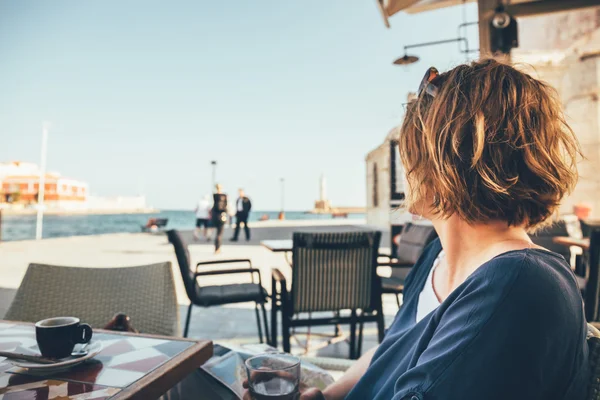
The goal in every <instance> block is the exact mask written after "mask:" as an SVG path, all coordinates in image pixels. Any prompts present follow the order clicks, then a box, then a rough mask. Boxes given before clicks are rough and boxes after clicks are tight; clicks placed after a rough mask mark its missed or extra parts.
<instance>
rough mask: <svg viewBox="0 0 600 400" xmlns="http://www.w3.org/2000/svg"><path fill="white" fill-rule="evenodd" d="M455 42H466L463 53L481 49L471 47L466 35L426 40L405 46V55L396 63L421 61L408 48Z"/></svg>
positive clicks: (405, 63)
mask: <svg viewBox="0 0 600 400" xmlns="http://www.w3.org/2000/svg"><path fill="white" fill-rule="evenodd" d="M455 42H462V43H464V44H465V49H464V50H463V49H460V52H461V53H465V54H466V53H472V52H475V51H479V49H477V50H473V49H469V42H468V40H467V38H464V37H458V38H454V39H445V40H436V41H434V42H424V43H416V44H409V45H407V46H404V56H403V57H400V58H398V59H397V60H396V61H394V65H409V64H414V63H416V62H417V61H419V57H417V56H409V55H408V54H407V53H406V50H408V49H412V48H415V47H426V46H435V45H438V44H446V43H455Z"/></svg>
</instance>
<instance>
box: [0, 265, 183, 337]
mask: <svg viewBox="0 0 600 400" xmlns="http://www.w3.org/2000/svg"><path fill="white" fill-rule="evenodd" d="M119 312H122V313H125V314H127V316H129V318H130V319H131V323H132V324H133V325H134V326H135V327H136V329H138V330H139V331H140V332H142V333H150V334H157V335H167V336H176V335H178V332H179V309H178V306H177V296H176V293H175V283H174V281H173V272H172V270H171V263H169V262H164V263H160V264H152V265H144V266H139V267H120V268H87V267H60V266H54V265H43V264H30V265H29V268H27V272H26V273H25V277H24V278H23V281H22V282H21V286H19V289H18V290H17V293H16V295H15V298H14V300H13V302H12V304H11V305H10V308H9V309H8V311H7V313H6V316H5V317H4V318H5V319H7V320H13V321H26V322H36V321H39V320H42V319H45V318H50V317H56V316H61V315H71V316H75V317H78V318H80V319H81V320H82V321H84V322H86V323H88V324H90V325H91V326H92V327H94V328H103V327H104V326H105V325H106V324H107V323H108V322H109V321H110V320H111V318H113V316H114V315H115V314H116V313H119Z"/></svg>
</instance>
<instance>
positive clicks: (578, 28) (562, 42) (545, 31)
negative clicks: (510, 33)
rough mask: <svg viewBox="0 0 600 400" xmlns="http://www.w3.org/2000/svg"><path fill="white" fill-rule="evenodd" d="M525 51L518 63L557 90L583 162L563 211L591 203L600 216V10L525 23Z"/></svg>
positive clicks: (521, 31) (518, 52)
mask: <svg viewBox="0 0 600 400" xmlns="http://www.w3.org/2000/svg"><path fill="white" fill-rule="evenodd" d="M519 23H520V25H519V40H520V44H521V47H520V48H519V49H516V50H515V51H514V52H513V57H512V58H513V62H516V63H517V66H518V67H519V68H521V69H523V70H525V71H527V72H529V73H531V74H532V75H533V76H535V77H537V78H539V79H542V80H544V81H546V82H547V83H549V84H550V85H552V86H554V87H555V88H556V90H557V91H558V95H559V97H560V100H561V101H562V104H563V107H564V110H565V114H566V116H567V122H568V123H569V124H570V126H571V128H572V129H573V131H574V132H575V134H576V136H577V138H578V140H579V142H580V144H581V148H582V152H583V158H582V159H581V160H580V162H579V163H578V168H579V173H580V179H579V183H578V184H577V187H576V189H575V191H574V192H573V193H572V194H571V195H570V196H568V197H567V198H566V199H565V200H564V202H563V204H562V206H561V209H560V212H561V213H570V212H572V207H573V205H574V204H577V203H579V202H586V203H590V204H591V205H592V207H593V211H592V217H594V218H598V217H600V173H599V172H600V102H599V101H598V99H599V95H600V7H598V8H591V9H586V10H581V11H576V12H570V13H560V14H554V15H547V16H541V17H533V18H523V19H520V20H519Z"/></svg>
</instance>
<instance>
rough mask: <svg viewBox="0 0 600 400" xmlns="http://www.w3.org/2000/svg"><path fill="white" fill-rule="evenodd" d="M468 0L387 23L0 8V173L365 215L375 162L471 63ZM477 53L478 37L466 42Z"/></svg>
mask: <svg viewBox="0 0 600 400" xmlns="http://www.w3.org/2000/svg"><path fill="white" fill-rule="evenodd" d="M464 14H466V18H467V21H475V20H476V18H477V9H476V5H473V4H469V5H467V6H465V8H463V7H462V6H459V7H453V8H447V9H442V10H437V11H431V12H426V13H421V14H413V15H408V14H405V13H400V14H397V15H395V16H393V17H392V18H391V19H390V23H391V26H392V27H391V29H388V28H386V27H385V25H384V23H383V20H382V18H381V15H380V14H379V11H378V9H377V6H376V2H375V0H364V1H361V0H352V1H348V0H329V1H323V0H304V1H280V0H278V1H276V0H262V1H244V0H238V1H227V2H225V1H208V0H178V1H170V2H165V1H155V0H129V1H119V0H101V1H100V0H95V1H74V0H53V1H44V0H30V1H20V0H0V58H1V60H2V61H0V140H1V141H0V143H1V144H0V161H30V162H36V163H39V160H40V147H41V132H42V124H43V123H44V122H45V121H48V122H50V124H51V125H50V130H49V139H48V156H47V157H48V158H47V160H48V169H49V170H52V171H59V172H60V173H61V174H62V175H64V176H67V177H70V178H75V179H80V180H83V181H86V182H88V183H89V185H90V191H91V193H92V194H94V195H101V196H116V195H123V196H133V195H138V194H144V195H146V197H147V202H148V205H151V206H154V207H158V208H163V209H190V208H194V206H195V204H196V202H197V200H198V199H199V198H200V197H202V195H204V194H205V193H209V192H210V190H211V165H210V162H211V161H212V160H216V161H217V170H216V175H217V181H218V182H220V183H222V185H223V186H224V188H225V191H226V192H228V193H229V194H230V195H235V193H236V192H237V189H238V188H240V187H243V188H245V190H246V192H247V194H248V195H249V196H250V197H251V198H252V200H253V205H254V209H256V210H278V209H279V208H280V207H281V200H280V188H281V186H280V180H281V178H283V179H285V204H284V207H285V209H286V210H307V209H310V208H312V206H313V202H314V200H316V199H317V197H318V195H319V178H320V176H321V174H324V175H325V176H326V179H327V192H328V197H329V199H330V200H331V202H332V204H333V205H335V206H364V205H365V203H366V189H365V187H366V167H365V156H366V154H367V153H368V152H369V151H370V150H372V149H374V148H376V147H377V146H379V145H380V144H381V143H382V141H383V140H384V138H385V136H386V135H387V133H388V132H389V131H390V129H392V128H393V127H394V126H396V125H397V124H399V123H400V122H401V118H402V113H403V106H402V104H403V103H405V101H406V96H407V93H408V92H409V91H414V90H416V88H417V87H418V85H419V82H420V80H421V78H422V76H423V74H424V72H425V70H426V69H427V68H428V67H430V66H432V65H433V66H436V67H437V68H438V69H440V70H445V69H448V68H450V67H452V66H455V65H457V64H460V63H461V62H464V60H465V56H464V54H461V53H460V52H459V51H458V46H457V45H455V44H446V45H440V46H433V47H424V48H419V49H412V50H410V51H409V53H411V54H416V55H418V56H419V57H420V58H421V60H420V61H419V62H418V63H416V64H413V65H411V66H408V67H398V66H394V65H392V61H393V60H394V59H396V58H398V57H400V56H402V55H403V46H404V45H408V44H413V43H418V42H426V41H432V40H440V39H448V38H455V37H457V26H458V24H460V23H461V22H462V21H463V15H464ZM466 33H467V37H468V40H469V44H470V46H471V47H475V48H476V47H477V46H478V44H477V32H476V27H472V28H469V29H468V30H467V32H466Z"/></svg>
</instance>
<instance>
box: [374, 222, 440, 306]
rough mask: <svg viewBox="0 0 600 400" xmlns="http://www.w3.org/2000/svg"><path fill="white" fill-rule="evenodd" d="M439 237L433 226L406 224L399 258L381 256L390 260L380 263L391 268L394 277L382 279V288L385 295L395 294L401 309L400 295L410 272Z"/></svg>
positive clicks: (401, 238)
mask: <svg viewBox="0 0 600 400" xmlns="http://www.w3.org/2000/svg"><path fill="white" fill-rule="evenodd" d="M436 237H437V233H436V232H435V229H434V228H433V226H429V225H413V224H410V223H408V224H406V225H405V226H404V229H402V234H401V235H400V243H398V253H397V254H398V256H397V258H395V257H393V256H388V255H384V254H380V255H379V256H380V257H387V258H388V259H389V260H388V261H386V262H380V263H379V264H378V265H379V266H380V267H391V268H392V275H391V276H389V277H382V278H381V286H382V288H383V293H384V294H394V295H395V296H396V302H397V303H398V307H400V295H401V294H402V292H403V290H404V280H405V279H406V276H407V275H408V273H409V272H410V270H411V268H412V267H413V265H415V263H416V262H417V260H418V259H419V257H420V256H421V254H422V253H423V250H425V247H426V246H427V245H428V244H429V243H431V241H432V240H434V239H435V238H436Z"/></svg>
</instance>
